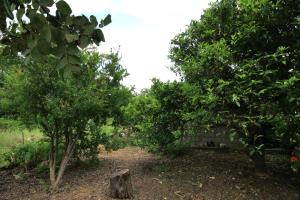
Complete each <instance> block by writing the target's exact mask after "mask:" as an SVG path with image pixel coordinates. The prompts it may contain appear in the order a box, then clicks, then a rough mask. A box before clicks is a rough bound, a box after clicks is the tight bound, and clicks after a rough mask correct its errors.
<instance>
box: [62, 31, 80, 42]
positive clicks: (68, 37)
mask: <svg viewBox="0 0 300 200" xmlns="http://www.w3.org/2000/svg"><path fill="white" fill-rule="evenodd" d="M65 38H66V40H67V42H68V43H72V42H74V41H76V40H78V39H79V37H78V35H75V34H70V33H67V34H66V35H65Z"/></svg>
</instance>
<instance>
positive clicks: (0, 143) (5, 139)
mask: <svg viewBox="0 0 300 200" xmlns="http://www.w3.org/2000/svg"><path fill="white" fill-rule="evenodd" d="M42 137H43V135H42V132H41V131H40V130H39V129H37V128H35V129H32V130H28V129H19V128H15V129H2V130H1V129H0V149H1V148H11V147H14V146H16V145H17V144H21V143H27V142H30V141H36V140H39V139H41V138H42ZM0 151H1V150H0ZM0 153H1V152H0Z"/></svg>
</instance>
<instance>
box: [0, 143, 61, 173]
mask: <svg viewBox="0 0 300 200" xmlns="http://www.w3.org/2000/svg"><path fill="white" fill-rule="evenodd" d="M49 149H50V145H49V143H48V142H46V141H38V142H29V143H26V144H20V145H17V146H15V147H14V148H12V149H11V150H10V151H8V152H6V153H4V155H3V158H4V161H7V162H8V166H9V167H18V166H21V167H24V168H25V169H30V168H35V167H37V166H38V165H39V164H40V163H41V162H43V161H47V160H48V159H49ZM61 155H62V150H59V151H58V157H59V158H61V157H62V156H61Z"/></svg>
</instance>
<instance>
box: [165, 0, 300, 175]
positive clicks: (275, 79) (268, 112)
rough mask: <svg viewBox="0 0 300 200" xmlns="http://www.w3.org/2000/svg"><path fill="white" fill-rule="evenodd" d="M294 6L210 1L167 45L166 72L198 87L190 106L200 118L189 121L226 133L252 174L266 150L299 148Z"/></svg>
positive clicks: (298, 12) (298, 14)
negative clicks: (243, 151)
mask: <svg viewBox="0 0 300 200" xmlns="http://www.w3.org/2000/svg"><path fill="white" fill-rule="evenodd" d="M299 6H300V3H299V2H298V1H292V0H288V1H280V0H278V1H277V0H276V1H271V0H264V1H251V0H250V1H249V0H221V1H217V2H215V3H212V4H211V5H210V7H209V8H208V9H207V10H205V12H204V14H203V15H202V16H201V19H200V20H198V21H192V22H191V23H190V25H189V26H188V28H187V30H186V31H184V32H183V33H180V34H179V35H177V36H176V37H175V38H174V39H173V40H172V46H171V51H170V58H171V59H172V60H173V62H174V64H175V65H174V68H173V70H174V71H175V72H177V73H179V74H181V75H182V77H183V79H184V80H185V81H186V82H187V83H189V84H191V85H193V86H194V87H197V88H198V90H196V92H195V95H194V97H195V99H197V103H196V104H197V106H198V107H199V108H200V107H201V108H202V109H201V110H200V111H201V112H202V113H203V110H204V111H205V112H206V113H205V114H204V115H202V116H205V118H203V119H197V117H195V119H194V120H198V121H201V120H202V121H203V122H204V123H203V124H206V125H209V126H216V125H223V126H226V127H228V129H229V130H230V132H231V134H230V136H231V138H238V139H239V140H240V141H241V142H242V143H243V144H244V146H245V147H246V149H247V150H248V154H249V156H250V157H251V158H252V160H253V161H254V163H255V166H256V168H257V169H258V170H264V169H265V162H264V149H265V148H266V147H268V146H271V145H277V146H278V145H279V146H282V147H285V148H287V149H289V148H293V147H294V146H296V145H299V141H300V136H299V130H300V129H299V128H300V127H299V124H300V123H299V122H300V121H299V119H300V118H299V106H298V105H299V102H300V101H299V100H300V99H299V83H300V82H299V80H300V79H299V78H300V76H299V75H300V73H299V61H300V52H299V45H300V43H299V41H300V34H299V33H300V26H299V25H300V20H299V19H300V7H299ZM197 112H198V111H197V110H195V113H197ZM195 116H197V115H195Z"/></svg>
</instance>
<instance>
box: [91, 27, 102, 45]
mask: <svg viewBox="0 0 300 200" xmlns="http://www.w3.org/2000/svg"><path fill="white" fill-rule="evenodd" d="M92 38H93V40H94V42H95V43H96V44H97V45H99V43H100V42H105V38H104V34H103V32H102V30H100V29H95V30H94V32H93V34H92Z"/></svg>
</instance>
